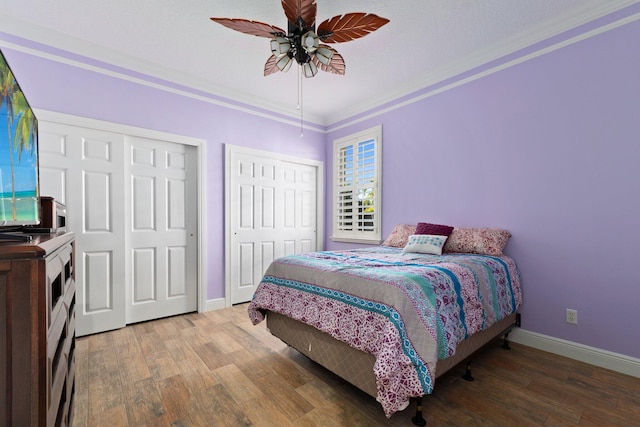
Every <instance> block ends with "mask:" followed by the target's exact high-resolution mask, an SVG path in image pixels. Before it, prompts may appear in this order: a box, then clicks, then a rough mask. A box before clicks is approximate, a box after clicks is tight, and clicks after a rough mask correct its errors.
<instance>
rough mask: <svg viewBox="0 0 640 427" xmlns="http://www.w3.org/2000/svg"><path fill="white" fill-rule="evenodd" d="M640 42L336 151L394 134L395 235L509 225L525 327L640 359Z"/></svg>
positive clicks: (445, 104)
mask: <svg viewBox="0 0 640 427" xmlns="http://www.w3.org/2000/svg"><path fill="white" fill-rule="evenodd" d="M637 40H640V22H638V21H636V22H633V23H630V24H627V25H625V26H622V27H619V28H617V29H614V30H611V31H608V32H606V33H603V34H600V35H597V36H594V37H591V38H588V39H586V40H583V41H580V42H578V43H575V44H571V45H569V46H566V47H564V48H561V49H559V50H555V51H553V52H550V53H547V54H544V55H542V56H539V57H537V58H534V59H531V60H529V61H526V62H523V63H521V64H519V65H516V66H513V67H510V68H507V69H504V70H502V71H499V72H496V73H493V74H490V75H488V76H486V77H483V78H480V79H478V80H475V81H472V82H469V83H466V84H464V85H461V86H459V87H456V88H452V89H450V90H448V91H445V92H443V93H440V94H437V95H434V96H432V97H429V98H427V99H424V100H422V101H419V102H416V103H414V104H410V105H408V106H406V107H404V108H401V109H397V110H394V111H391V112H387V113H385V114H382V115H380V116H378V117H375V118H373V119H370V120H366V121H364V122H361V123H358V124H357V125H353V126H348V127H346V128H344V129H341V130H339V131H335V132H332V133H331V134H330V135H329V136H328V139H327V140H328V141H332V140H333V139H335V138H338V137H341V136H343V135H345V134H349V133H352V132H355V131H358V130H361V129H366V128H368V127H370V126H373V125H376V124H380V123H382V125H383V193H382V194H383V203H384V211H383V213H382V215H383V236H386V235H388V233H389V232H390V231H391V229H392V228H393V226H394V225H395V224H397V223H416V222H418V221H432V222H439V223H445V224H449V225H454V226H490V227H504V228H507V229H509V230H510V231H511V232H512V234H513V237H512V238H511V240H510V242H509V244H508V245H507V248H506V253H507V254H509V255H511V256H513V257H514V258H515V259H516V261H517V262H518V264H519V266H520V269H521V274H522V278H523V282H524V306H523V308H522V315H523V327H524V328H525V329H527V330H529V331H534V332H538V333H541V334H545V335H549V336H553V337H558V338H561V339H566V340H569V341H573V342H577V343H581V344H584V345H589V346H593V347H596V348H600V349H605V350H609V351H613V352H616V353H621V354H624V355H628V356H632V357H640V346H639V345H638V343H640V328H638V325H640V309H638V304H639V301H640V275H639V273H640V271H639V270H638V265H639V264H638V259H637V258H638V255H640V251H639V249H638V242H640V224H639V222H638V218H640V197H639V195H640V167H639V166H638V165H639V162H638V159H640V104H639V100H640V79H639V78H638V76H640V55H639V54H638V46H637V43H636V42H635V41H637ZM523 53H524V52H523ZM330 145H331V144H327V147H328V148H327V150H328V151H327V158H328V159H330V158H331V157H330V154H331V152H330ZM329 163H330V162H329ZM329 163H328V164H327V177H330V176H331V165H330V164H329ZM329 184H330V181H329ZM327 190H328V191H327V197H328V198H330V197H331V195H332V194H331V187H330V185H329V186H328V188H327ZM328 200H330V199H328ZM327 218H329V219H330V218H331V216H330V211H329V210H327ZM330 230H331V223H330V222H329V223H328V224H327V233H330ZM326 247H327V249H337V248H344V247H346V245H343V244H338V243H333V242H331V241H330V240H327V244H326ZM565 308H573V309H577V310H578V320H579V324H578V325H569V324H567V323H565V320H564V317H565Z"/></svg>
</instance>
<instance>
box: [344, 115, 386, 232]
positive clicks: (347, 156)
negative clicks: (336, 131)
mask: <svg viewBox="0 0 640 427" xmlns="http://www.w3.org/2000/svg"><path fill="white" fill-rule="evenodd" d="M381 164H382V126H376V127H374V128H371V129H367V130H365V131H362V132H359V133H357V134H354V135H350V136H347V137H344V138H340V139H337V140H335V141H334V142H333V235H332V236H331V239H332V240H334V241H339V242H354V243H373V244H379V243H380V242H381V239H380V224H381V222H380V214H381V212H382V205H381V200H382V198H381V194H380V193H381V191H380V189H381V188H382V186H381V180H380V178H381V173H380V172H381V167H380V165H381Z"/></svg>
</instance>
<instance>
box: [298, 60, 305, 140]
mask: <svg viewBox="0 0 640 427" xmlns="http://www.w3.org/2000/svg"><path fill="white" fill-rule="evenodd" d="M299 68H300V72H299V73H298V109H299V110H300V138H304V128H303V125H304V121H303V118H302V101H303V99H302V98H303V93H302V65H301V66H300V67H299Z"/></svg>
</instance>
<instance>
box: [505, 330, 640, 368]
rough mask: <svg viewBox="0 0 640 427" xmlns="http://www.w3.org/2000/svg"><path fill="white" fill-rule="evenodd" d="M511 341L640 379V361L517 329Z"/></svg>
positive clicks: (511, 336) (512, 332) (510, 336)
mask: <svg viewBox="0 0 640 427" xmlns="http://www.w3.org/2000/svg"><path fill="white" fill-rule="evenodd" d="M509 341H511V342H514V343H518V344H522V345H526V346H529V347H533V348H537V349H538V350H543V351H547V352H549V353H553V354H558V355H560V356H564V357H568V358H570V359H574V360H579V361H580V362H585V363H589V364H591V365H595V366H600V367H601V368H606V369H611V370H612V371H616V372H620V373H623V374H626V375H631V376H634V377H638V378H640V359H636V358H635V357H631V356H625V355H623V354H619V353H613V352H611V351H607V350H602V349H599V348H595V347H589V346H587V345H583V344H578V343H575V342H571V341H566V340H563V339H560V338H555V337H551V336H548V335H542V334H539V333H537V332H531V331H527V330H526V329H519V328H515V329H513V330H512V331H511V333H510V334H509Z"/></svg>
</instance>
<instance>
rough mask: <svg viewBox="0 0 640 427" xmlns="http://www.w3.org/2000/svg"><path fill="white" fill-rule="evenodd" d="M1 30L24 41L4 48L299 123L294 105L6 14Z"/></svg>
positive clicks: (310, 125)
mask: <svg viewBox="0 0 640 427" xmlns="http://www.w3.org/2000/svg"><path fill="white" fill-rule="evenodd" d="M0 28H1V32H0V34H1V33H2V32H4V33H6V34H8V35H10V36H14V37H17V38H19V39H22V40H19V41H14V42H7V41H4V40H1V39H0V46H5V47H8V48H11V49H13V50H17V51H20V52H25V53H29V54H31V55H34V56H38V57H41V58H45V59H49V60H53V61H56V62H60V63H63V64H66V65H71V66H73V67H77V68H82V69H86V70H90V71H94V72H98V73H101V74H106V75H110V76H112V77H117V78H120V79H123V80H127V81H131V82H134V83H138V84H144V85H146V86H152V87H155V88H157V89H162V90H166V91H169V92H173V93H180V94H182V95H185V96H189V97H193V98H196V99H199V100H201V101H207V102H212V103H214V104H217V105H222V106H225V107H228V108H232V109H235V110H240V111H243V112H248V113H251V114H255V115H258V116H261V117H266V118H270V119H274V120H276V121H279V122H282V123H287V124H292V125H295V126H298V127H300V116H299V113H298V112H292V110H291V109H290V108H283V107H281V106H278V105H276V104H273V103H269V102H267V101H264V100H256V99H255V97H253V96H252V95H251V94H247V93H241V92H238V91H233V90H229V89H228V88H226V87H224V86H220V85H215V84H213V83H211V82H209V81H207V80H205V79H200V78H197V77H195V76H192V75H189V74H187V73H184V72H183V71H179V70H176V69H173V68H169V67H162V66H159V65H157V64H152V63H150V62H148V61H144V60H140V59H139V58H136V57H134V56H131V55H127V54H123V53H121V52H117V51H115V50H113V49H109V48H107V47H105V46H102V45H98V44H95V43H91V42H88V41H85V40H81V39H78V38H75V37H71V36H68V35H66V34H62V33H60V32H57V31H52V30H48V29H44V28H42V27H39V26H36V25H33V24H30V23H27V22H24V21H21V20H18V19H15V18H9V17H7V16H6V15H5V14H2V13H0ZM304 122H305V124H304V128H305V129H308V130H313V131H320V132H321V131H323V129H324V125H325V118H324V117H320V116H317V115H313V114H309V113H305V116H304Z"/></svg>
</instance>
